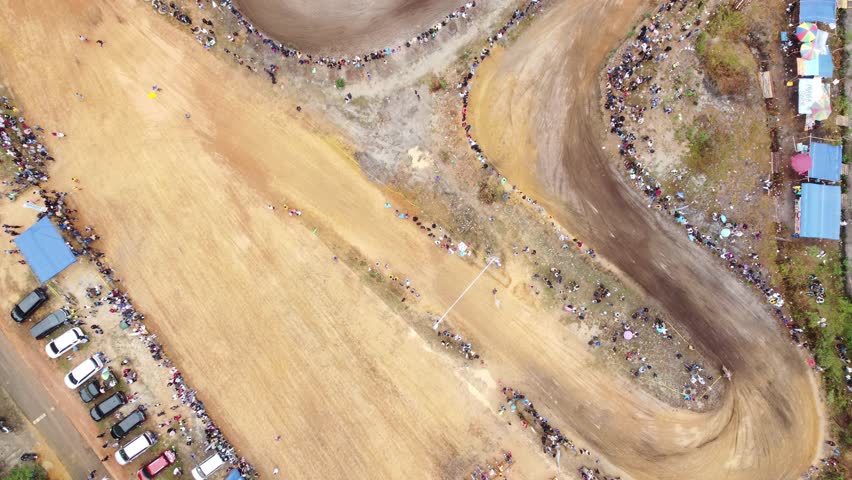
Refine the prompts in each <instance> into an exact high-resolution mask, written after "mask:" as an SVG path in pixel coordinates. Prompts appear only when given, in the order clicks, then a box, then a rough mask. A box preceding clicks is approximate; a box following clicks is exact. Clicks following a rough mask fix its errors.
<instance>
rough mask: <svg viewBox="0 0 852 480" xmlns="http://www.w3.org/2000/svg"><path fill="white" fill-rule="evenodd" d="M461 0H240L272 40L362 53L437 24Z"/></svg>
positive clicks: (394, 44) (314, 48)
mask: <svg viewBox="0 0 852 480" xmlns="http://www.w3.org/2000/svg"><path fill="white" fill-rule="evenodd" d="M464 3H465V0H240V1H239V2H238V4H239V5H238V6H239V8H240V9H241V11H242V12H243V13H244V14H246V15H247V16H248V18H250V19H251V21H252V22H253V23H254V25H256V26H257V27H259V28H260V30H261V31H263V32H266V33H267V34H268V35H271V36H272V37H273V38H275V39H277V40H279V41H282V42H284V43H285V44H288V45H293V46H295V47H296V48H300V49H303V50H306V51H309V52H332V53H335V54H338V53H341V52H343V53H346V54H362V53H364V51H366V50H368V49H381V48H385V47H391V48H395V47H397V46H399V45H400V44H401V43H403V42H405V41H406V40H408V39H410V38H411V37H412V36H414V35H417V34H419V33H421V32H423V31H425V30H428V29H429V27H431V26H432V25H434V24H436V23H438V22H440V21H441V19H443V18H444V16H445V15H447V14H448V13H450V12H451V11H453V10H454V9H456V8H457V7H460V6H462V5H464Z"/></svg>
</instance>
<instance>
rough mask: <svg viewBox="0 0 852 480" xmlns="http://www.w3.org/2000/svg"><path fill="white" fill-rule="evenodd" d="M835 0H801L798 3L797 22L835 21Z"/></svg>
mask: <svg viewBox="0 0 852 480" xmlns="http://www.w3.org/2000/svg"><path fill="white" fill-rule="evenodd" d="M836 1H837V0H802V1H801V2H800V3H799V23H802V22H822V23H837V4H836Z"/></svg>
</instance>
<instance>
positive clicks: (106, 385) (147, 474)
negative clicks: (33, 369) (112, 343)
mask: <svg viewBox="0 0 852 480" xmlns="http://www.w3.org/2000/svg"><path fill="white" fill-rule="evenodd" d="M45 302H47V292H46V291H45V290H44V289H42V288H38V289H36V290H34V291H33V292H31V293H30V294H29V295H27V296H26V297H24V298H23V299H22V300H21V301H20V302H18V304H17V305H15V307H14V308H13V309H12V319H13V320H14V321H15V322H18V323H23V322H25V321H27V320H28V319H29V318H30V317H31V316H32V315H33V313H35V311H36V310H38V308H39V307H41V306H42V305H43V304H44V303H45ZM69 319H70V315H69V314H68V312H67V311H65V310H63V309H60V310H57V311H55V312H53V313H51V314H49V315H47V316H46V317H44V319H42V320H41V321H39V322H38V323H36V324H35V325H34V326H33V327H32V328H31V329H30V334H32V336H33V338H35V339H37V340H40V339H43V338H45V337H47V336H48V335H50V334H51V333H53V332H55V331H56V330H58V329H59V328H60V327H62V326H63V325H68V323H69ZM87 341H88V337H87V336H86V335H85V333H83V330H82V329H80V328H78V327H74V328H71V329H68V330H66V331H65V332H63V333H62V334H60V335H59V336H57V337H56V338H54V339H53V340H51V341H50V342H48V344H47V345H46V346H45V352H46V353H47V356H48V357H50V358H52V359H55V358H59V357H61V356H62V355H63V354H65V353H66V352H68V351H70V350H71V349H73V348H74V347H76V346H78V345H80V344H83V343H86V342H87ZM99 372H100V373H101V376H102V381H103V385H102V384H101V383H100V382H99V381H98V379H97V378H93V377H95V376H96V374H98V373H99ZM89 380H91V381H89ZM86 382H88V383H86ZM115 384H116V382H115V379H114V377H113V376H112V374H111V372H110V371H109V368H105V367H104V363H103V360H102V359H101V357H100V355H99V354H95V355H92V356H91V357H89V358H87V359H86V360H84V361H83V362H81V363H80V364H79V365H77V366H76V367H74V368H73V369H72V370H71V371H70V372H68V373H67V374H66V375H65V386H67V387H68V388H70V389H72V390H76V389H79V394H80V399H81V400H82V401H83V402H84V403H87V404H88V403H91V402H93V401H95V400H97V399H98V397H100V396H101V395H104V394H106V392H107V390H109V389H111V388H112V387H113V386H114V385H115ZM126 404H127V397H126V396H125V395H124V393H122V392H120V391H116V392H114V393H112V394H111V395H109V396H108V397H106V398H104V399H102V400H100V401H98V402H97V403H96V404H95V405H94V406H93V407H91V409H90V410H89V415H90V416H91V417H92V420H94V421H96V422H99V421H101V420H103V419H105V418H107V417H108V416H109V415H111V414H112V413H113V412H115V411H116V410H118V409H119V408H121V407H122V406H124V405H126ZM145 420H146V415H145V411H144V410H143V409H141V408H137V409H135V410H133V411H132V412H130V413H129V414H127V415H125V416H124V417H122V418H121V419H120V420H119V421H118V422H116V423H115V424H114V425H113V426H112V427H110V429H109V433H110V436H112V438H114V439H115V440H119V441H120V440H123V439H125V438H126V437H128V436H129V435H130V433H131V432H133V431H134V430H135V429H136V428H138V427H140V426H141V425H142V424H143V423H144V422H145ZM156 443H157V435H156V434H154V433H152V432H150V431H145V432H143V433H142V434H140V435H138V436H136V437H134V438H133V439H132V440H130V441H129V442H127V443H125V444H124V445H123V446H121V448H119V449H118V451H117V452H115V461H116V462H118V464H119V465H127V464H128V463H130V462H132V461H134V460H136V459H137V458H139V457H140V456H141V455H142V454H143V453H145V452H146V451H147V450H148V449H149V448H151V447H152V446H154V445H155V444H156ZM175 461H177V456H176V455H175V452H174V451H172V450H166V451H164V452H163V453H162V454H160V455H159V456H158V457H157V458H155V459H154V460H153V461H151V462H149V463H148V464H146V465H145V466H144V467H142V468H141V469H140V470H139V472H138V473H137V476H138V478H139V480H150V479H152V478H154V477H155V476H156V475H157V474H159V473H160V472H162V471H163V470H165V469H166V468H167V467H168V466H169V465H172V464H173V463H175ZM224 465H225V460H224V459H222V457H221V456H220V455H219V454H218V453H214V454H213V456H211V457H209V458H207V459H206V460H204V461H203V462H201V464H199V465H198V466H197V467H195V468H193V469H192V476H193V478H195V479H196V480H205V479H206V478H207V477H208V476H210V475H212V474H213V472H215V471H217V470H218V469H219V468H221V467H222V466H224Z"/></svg>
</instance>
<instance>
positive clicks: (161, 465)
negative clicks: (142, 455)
mask: <svg viewBox="0 0 852 480" xmlns="http://www.w3.org/2000/svg"><path fill="white" fill-rule="evenodd" d="M176 460H177V456H176V455H175V452H173V451H171V450H166V451H165V452H163V453H162V455H160V456H159V457H157V458H155V459H154V461H153V462H151V463H149V464H148V465H145V466H144V467H142V470H139V473H137V474H136V476H137V477H139V480H150V479H152V478H154V477H155V476H157V474H158V473H160V472H162V471H163V470H165V469H166V467H168V466H169V465H171V464H173V463H175V461H176Z"/></svg>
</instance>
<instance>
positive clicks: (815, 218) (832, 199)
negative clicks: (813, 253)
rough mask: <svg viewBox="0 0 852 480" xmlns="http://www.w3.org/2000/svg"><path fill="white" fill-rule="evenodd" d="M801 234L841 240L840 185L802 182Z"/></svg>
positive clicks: (806, 236) (807, 236) (802, 235)
mask: <svg viewBox="0 0 852 480" xmlns="http://www.w3.org/2000/svg"><path fill="white" fill-rule="evenodd" d="M799 222H800V223H799V236H800V237H804V238H825V239H828V240H840V187H839V186H837V185H819V184H816V183H803V184H802V200H801V219H800V221H799Z"/></svg>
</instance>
